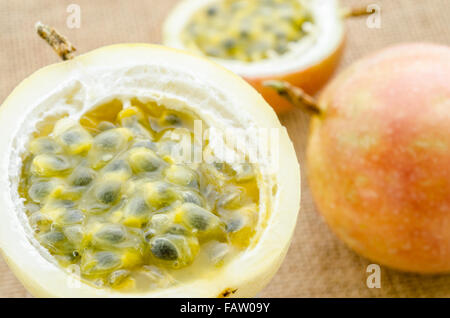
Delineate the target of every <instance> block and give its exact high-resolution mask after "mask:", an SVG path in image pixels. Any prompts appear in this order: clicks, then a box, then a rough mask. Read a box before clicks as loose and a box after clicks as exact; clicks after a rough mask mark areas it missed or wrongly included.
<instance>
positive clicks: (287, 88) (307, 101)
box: [264, 80, 322, 115]
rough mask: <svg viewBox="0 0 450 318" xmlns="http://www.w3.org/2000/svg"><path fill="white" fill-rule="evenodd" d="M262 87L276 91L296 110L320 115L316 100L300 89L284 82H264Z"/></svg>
mask: <svg viewBox="0 0 450 318" xmlns="http://www.w3.org/2000/svg"><path fill="white" fill-rule="evenodd" d="M264 86H267V87H271V88H273V89H275V90H276V92H277V93H278V95H280V96H281V97H284V98H286V99H287V100H288V101H289V102H291V103H292V105H294V106H295V107H296V108H299V109H302V110H304V111H306V112H307V113H309V114H311V115H320V114H321V113H322V111H321V109H320V107H319V106H318V105H317V102H316V100H315V99H314V98H313V97H312V96H310V95H308V94H306V93H305V92H304V91H303V90H302V89H301V88H299V87H296V86H293V85H291V84H289V83H288V82H285V81H275V80H271V81H265V82H264Z"/></svg>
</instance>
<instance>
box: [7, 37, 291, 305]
mask: <svg viewBox="0 0 450 318" xmlns="http://www.w3.org/2000/svg"><path fill="white" fill-rule="evenodd" d="M0 127H2V134H1V137H0V147H1V149H2V150H3V153H4V155H3V156H2V157H1V159H0V161H1V162H0V176H1V177H0V178H1V182H0V192H1V197H0V248H1V249H0V250H1V252H2V254H3V256H4V257H5V259H6V260H7V262H8V264H9V265H10V267H11V269H12V270H13V271H14V272H15V274H16V275H17V277H18V278H19V279H20V280H21V281H22V283H23V284H24V285H25V287H26V288H27V289H28V290H29V291H30V292H31V293H32V294H33V295H35V296H61V297H69V296H70V297H78V296H85V297H91V296H133V297H136V296H138V297H141V296H143V297H147V296H148V297H166V296H167V297H176V296H182V297H218V296H230V295H232V296H241V297H245V296H254V295H255V294H256V293H257V292H258V291H259V290H260V289H261V288H263V287H264V286H265V285H266V284H267V283H268V281H269V280H270V278H271V277H272V276H273V275H274V273H275V272H276V270H277V268H278V267H279V265H280V263H281V261H282V259H283V257H284V255H285V253H286V250H287V248H288V246H289V241H290V238H291V236H292V233H293V230H294V226H295V221H296V218H297V213H298V209H299V201H300V178H299V177H300V172H299V166H298V162H297V159H296V156H295V152H294V149H293V146H292V144H291V142H290V140H289V137H288V135H287V133H286V131H285V129H284V128H283V127H282V126H281V125H280V123H279V121H278V119H277V117H276V115H275V113H274V112H273V111H272V109H271V108H270V106H269V105H268V104H267V103H266V102H265V101H264V99H263V98H261V96H260V95H259V94H258V93H257V92H256V91H255V90H253V89H252V88H251V86H249V85H248V84H247V83H246V82H245V81H243V80H242V79H240V78H239V77H238V76H236V75H233V74H232V73H231V72H228V71H226V70H225V69H223V68H221V67H220V66H218V65H216V64H214V63H211V62H208V61H206V60H204V59H202V58H199V57H195V56H190V55H187V54H184V53H181V52H178V51H175V50H171V49H166V48H163V47H159V46H153V45H145V44H128V45H114V46H109V47H105V48H100V49H97V50H95V51H93V52H90V53H88V54H85V55H82V56H79V57H76V58H74V59H72V60H69V61H66V62H63V63H59V64H55V65H51V66H48V67H45V68H43V69H41V70H39V71H37V72H36V73H34V74H33V75H31V76H30V77H29V78H28V79H26V80H24V81H23V82H22V83H21V84H20V85H19V86H18V87H17V88H16V89H15V90H14V91H13V93H12V94H11V95H10V96H9V97H8V98H7V100H6V101H5V102H4V104H3V105H2V106H1V108H0ZM244 128H249V129H251V130H252V133H251V134H245V132H246V130H245V129H244ZM233 131H234V132H236V131H237V132H238V135H239V136H243V135H245V140H246V142H247V145H257V144H263V147H261V148H257V149H258V152H251V151H248V152H247V151H246V150H251V149H253V148H252V147H248V148H247V147H245V146H244V147H243V146H242V144H239V145H238V144H236V143H235V142H233V141H232V140H229V139H227V137H228V136H229V134H222V132H229V133H231V134H232V133H233ZM255 133H256V134H255ZM234 136H236V135H234ZM261 136H264V137H263V138H261ZM268 141H269V143H268V144H267V142H268ZM263 150H264V151H263ZM237 158H239V159H240V160H237Z"/></svg>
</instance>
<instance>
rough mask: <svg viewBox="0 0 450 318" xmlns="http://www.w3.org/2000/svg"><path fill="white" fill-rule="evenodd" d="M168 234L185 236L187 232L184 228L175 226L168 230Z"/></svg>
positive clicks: (178, 225)
mask: <svg viewBox="0 0 450 318" xmlns="http://www.w3.org/2000/svg"><path fill="white" fill-rule="evenodd" d="M166 233H169V234H179V235H185V234H186V233H187V230H186V228H185V227H184V226H182V225H180V224H174V225H172V226H171V227H170V228H169V229H168V230H167V232H166Z"/></svg>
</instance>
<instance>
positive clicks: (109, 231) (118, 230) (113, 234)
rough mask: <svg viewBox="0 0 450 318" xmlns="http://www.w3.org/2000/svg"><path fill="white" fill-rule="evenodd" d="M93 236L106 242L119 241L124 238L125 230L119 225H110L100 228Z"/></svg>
mask: <svg viewBox="0 0 450 318" xmlns="http://www.w3.org/2000/svg"><path fill="white" fill-rule="evenodd" d="M95 236H96V237H97V238H99V239H101V240H104V241H107V242H108V243H114V244H115V243H120V242H122V241H124V240H125V237H126V233H125V230H124V229H123V228H122V227H121V226H119V225H110V226H106V227H104V228H103V229H101V230H100V231H99V232H97V233H96V234H95Z"/></svg>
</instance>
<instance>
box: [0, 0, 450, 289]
mask: <svg viewBox="0 0 450 318" xmlns="http://www.w3.org/2000/svg"><path fill="white" fill-rule="evenodd" d="M176 2H177V1H176V0H139V1H138V0H133V1H126V0H122V1H119V0H109V1H108V0H96V1H88V0H76V1H73V0H70V1H50V0H33V1H31V0H14V1H11V0H1V1H0V45H1V49H0V76H1V77H0V101H3V100H4V99H5V98H6V97H7V96H8V94H9V93H10V92H11V90H12V89H13V88H14V87H15V86H16V85H17V84H18V83H19V82H20V81H21V80H23V79H24V78H25V77H26V76H28V75H29V74H31V73H32V72H33V71H35V70H37V69H39V68H41V67H42V66H45V65H48V64H50V63H54V62H57V61H58V57H57V56H56V55H55V54H54V53H53V52H52V51H51V49H50V48H49V47H47V45H46V44H45V43H44V42H43V41H42V40H40V39H39V38H38V37H37V36H36V35H35V32H34V30H33V26H34V24H35V22H36V21H37V20H41V21H43V22H45V23H47V24H50V25H53V26H55V27H56V28H57V29H58V30H60V31H61V32H62V33H64V34H65V35H67V37H68V38H69V39H70V40H71V41H72V43H73V44H74V45H75V46H76V47H77V49H78V52H79V53H84V52H87V51H90V50H92V49H95V48H97V47H100V46H103V45H107V44H113V43H122V42H155V43H158V42H160V39H161V32H160V27H161V24H162V22H163V20H164V17H165V16H166V14H167V13H168V11H169V10H170V8H171V7H172V6H173V5H174V4H175V3H176ZM342 2H343V4H344V5H346V6H355V5H356V6H361V5H366V4H375V5H378V6H379V7H380V8H381V27H380V28H379V29H377V28H369V27H368V26H367V24H366V18H358V19H353V20H351V21H347V29H348V33H347V46H346V50H345V54H344V58H343V60H342V62H341V65H340V68H341V69H342V68H343V67H345V66H346V65H348V64H349V63H351V62H352V61H354V60H356V59H358V58H360V57H361V56H363V55H366V54H367V53H369V52H372V51H374V50H377V49H380V48H382V47H385V46H387V45H390V44H393V43H398V42H403V41H431V42H437V43H443V44H447V45H449V44H450V27H449V23H448V16H449V15H450V1H448V0H428V1H425V0H378V1H370V0H368V1H366V0H364V1H358V0H343V1H342ZM71 3H76V4H78V5H80V7H81V28H79V29H69V28H68V27H67V25H66V19H67V16H68V15H69V13H67V11H66V10H67V6H68V5H69V4H71ZM281 121H282V122H283V124H284V125H286V127H287V129H288V131H289V134H290V136H291V138H292V140H293V141H294V144H295V148H296V150H297V153H298V158H299V161H300V162H301V163H304V159H305V158H304V150H305V146H306V132H307V126H308V118H307V117H306V116H305V115H304V114H302V113H301V112H300V111H293V112H291V113H289V114H287V115H284V116H282V118H281ZM304 167H305V166H304V165H303V167H302V169H303V171H302V172H303V178H302V182H303V185H302V187H303V188H302V207H301V211H300V217H299V221H298V224H297V229H296V232H295V236H294V238H293V241H292V245H291V248H290V250H289V253H288V255H287V257H286V260H285V261H284V263H283V265H282V267H281V269H280V271H279V272H278V274H277V275H276V276H275V278H274V279H273V281H272V282H271V283H270V285H269V286H268V287H267V288H266V289H265V290H264V291H263V292H262V293H261V296H263V297H446V296H450V276H448V275H443V276H432V277H430V276H426V277H423V276H418V275H412V274H404V273H399V272H396V271H393V270H389V269H387V268H384V267H382V270H381V288H380V289H369V288H368V287H367V285H366V279H367V276H368V274H367V273H366V267H367V265H368V264H370V262H369V261H368V260H366V259H364V258H361V257H359V256H358V255H356V254H355V253H353V252H352V251H350V250H349V249H348V248H346V247H345V246H344V245H343V244H342V243H341V242H340V241H338V240H337V239H336V237H335V236H334V234H332V232H331V231H330V230H329V228H328V227H327V226H326V224H325V223H324V222H323V221H322V219H321V217H320V216H319V214H318V213H317V211H316V208H315V207H314V203H313V201H312V198H311V194H310V191H309V188H308V184H307V180H306V177H305V176H306V173H305V171H304ZM0 296H1V297H26V296H28V293H27V292H26V290H25V289H24V288H23V287H22V285H21V284H20V283H19V282H18V281H17V280H16V278H15V277H14V275H13V274H12V273H11V271H10V270H9V269H8V267H7V266H6V264H5V263H4V262H3V260H0Z"/></svg>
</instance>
